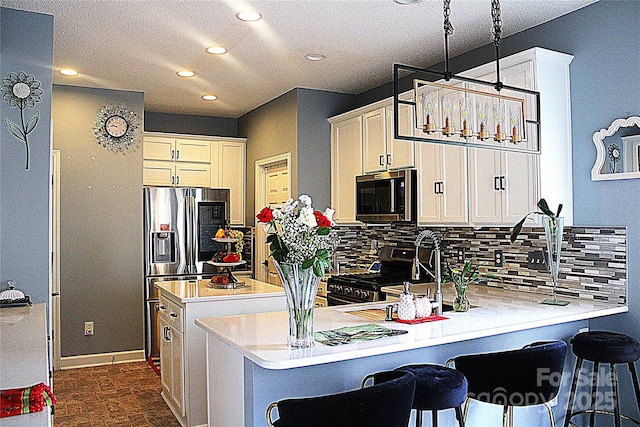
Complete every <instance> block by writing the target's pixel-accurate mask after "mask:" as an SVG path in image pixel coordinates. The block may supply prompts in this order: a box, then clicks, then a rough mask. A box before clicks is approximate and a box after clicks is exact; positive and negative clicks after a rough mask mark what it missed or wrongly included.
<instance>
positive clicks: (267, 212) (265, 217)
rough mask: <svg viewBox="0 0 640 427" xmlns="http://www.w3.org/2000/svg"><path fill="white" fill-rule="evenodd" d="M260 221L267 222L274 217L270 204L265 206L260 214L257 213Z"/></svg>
mask: <svg viewBox="0 0 640 427" xmlns="http://www.w3.org/2000/svg"><path fill="white" fill-rule="evenodd" d="M256 218H258V221H259V222H263V223H267V222H269V221H271V220H272V219H273V211H272V210H271V208H270V207H269V206H267V207H266V208H263V209H262V210H261V211H260V213H259V214H258V215H256Z"/></svg>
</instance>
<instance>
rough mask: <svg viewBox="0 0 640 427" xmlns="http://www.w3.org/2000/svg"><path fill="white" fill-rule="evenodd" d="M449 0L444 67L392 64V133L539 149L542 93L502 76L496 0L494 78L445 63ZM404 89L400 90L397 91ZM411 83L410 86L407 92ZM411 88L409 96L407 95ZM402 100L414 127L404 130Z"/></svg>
mask: <svg viewBox="0 0 640 427" xmlns="http://www.w3.org/2000/svg"><path fill="white" fill-rule="evenodd" d="M450 6H451V0H444V1H443V15H444V71H437V70H431V69H421V68H416V67H411V66H407V65H399V64H394V76H393V84H394V88H393V98H394V110H393V111H394V124H395V126H394V132H395V135H394V137H395V138H396V139H402V140H409V141H418V142H431V143H440V144H450V145H464V146H468V147H477V148H488V149H495V150H507V151H518V152H527V153H534V154H540V141H539V135H540V107H539V106H540V93H539V92H536V91H533V90H529V89H525V88H518V87H513V86H507V85H505V84H503V83H502V81H501V79H500V40H501V36H502V20H501V16H500V15H501V12H500V1H499V0H491V17H492V24H493V26H492V31H491V32H492V36H493V37H492V41H493V44H494V46H495V64H496V72H495V77H496V81H495V82H488V81H484V80H478V79H474V78H470V77H466V76H462V75H456V74H453V73H452V72H451V70H450V68H449V37H450V36H452V35H453V32H454V29H453V25H451V21H450V15H451V7H450ZM401 86H402V89H404V92H401ZM409 88H411V89H412V90H413V91H412V92H410V91H409ZM408 93H410V94H411V96H407V94H408ZM401 105H406V106H410V107H411V108H413V110H414V113H415V114H414V117H415V126H414V127H415V132H411V133H410V134H406V135H403V134H401V130H402V129H403V126H400V125H399V109H400V106H401Z"/></svg>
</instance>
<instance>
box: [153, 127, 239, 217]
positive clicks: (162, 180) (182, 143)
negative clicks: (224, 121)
mask: <svg viewBox="0 0 640 427" xmlns="http://www.w3.org/2000/svg"><path fill="white" fill-rule="evenodd" d="M246 141H247V140H246V139H244V138H222V137H216V136H199V135H198V136H196V135H180V134H163V133H158V132H145V134H144V147H143V159H144V160H143V174H142V183H143V185H147V186H160V187H199V188H228V189H229V190H230V195H229V196H230V207H229V214H230V223H231V225H244V215H245V191H246V185H245V183H246V158H247V156H246V150H247V149H246Z"/></svg>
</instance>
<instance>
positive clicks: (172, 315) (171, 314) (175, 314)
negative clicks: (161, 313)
mask: <svg viewBox="0 0 640 427" xmlns="http://www.w3.org/2000/svg"><path fill="white" fill-rule="evenodd" d="M169 316H171V317H178V314H177V313H169Z"/></svg>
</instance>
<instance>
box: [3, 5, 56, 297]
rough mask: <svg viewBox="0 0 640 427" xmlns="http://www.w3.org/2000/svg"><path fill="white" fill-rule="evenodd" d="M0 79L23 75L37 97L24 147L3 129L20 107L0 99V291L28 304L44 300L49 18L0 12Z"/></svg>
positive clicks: (46, 284)
mask: <svg viewBox="0 0 640 427" xmlns="http://www.w3.org/2000/svg"><path fill="white" fill-rule="evenodd" d="M0 15H1V16H0V27H1V37H0V52H1V55H2V56H1V59H0V75H1V76H2V78H3V79H6V78H7V77H8V76H9V74H10V73H19V72H21V71H22V72H24V73H26V74H28V75H33V76H34V77H35V79H36V80H37V81H39V82H40V88H41V89H42V91H43V93H42V95H41V101H40V102H37V103H36V104H35V108H25V110H24V116H25V120H28V119H29V118H30V117H32V116H33V115H34V114H35V112H36V111H38V112H39V113H40V118H39V121H38V124H37V126H36V127H35V129H34V130H33V131H32V132H31V133H30V134H29V135H28V137H27V138H28V141H29V152H30V159H29V169H28V170H27V169H25V167H26V148H25V144H24V142H23V141H20V140H19V139H17V138H16V137H15V136H13V135H12V134H11V133H9V131H8V130H7V127H6V125H5V123H4V121H5V119H8V120H11V121H12V122H13V123H16V124H18V125H20V123H21V120H20V109H19V108H17V107H14V108H10V107H9V104H8V103H7V102H5V101H1V105H0V116H1V117H2V122H1V123H0V201H1V202H0V289H5V288H6V282H7V280H14V281H16V283H17V288H18V289H20V290H22V291H23V292H24V293H25V294H27V295H29V296H30V297H31V299H32V301H34V302H47V301H48V299H49V295H48V294H49V176H50V171H49V164H50V149H51V144H50V141H51V138H50V129H51V64H52V57H53V16H50V15H43V14H37V13H31V12H24V11H19V10H14V9H8V8H0Z"/></svg>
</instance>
